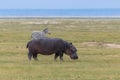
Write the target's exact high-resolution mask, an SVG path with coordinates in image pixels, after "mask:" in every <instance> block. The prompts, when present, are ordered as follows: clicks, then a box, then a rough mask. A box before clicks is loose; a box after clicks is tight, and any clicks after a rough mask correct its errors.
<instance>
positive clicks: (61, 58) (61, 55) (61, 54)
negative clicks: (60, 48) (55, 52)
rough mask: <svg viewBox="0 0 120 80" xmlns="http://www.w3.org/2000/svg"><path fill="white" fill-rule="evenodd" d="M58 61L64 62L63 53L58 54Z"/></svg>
mask: <svg viewBox="0 0 120 80" xmlns="http://www.w3.org/2000/svg"><path fill="white" fill-rule="evenodd" d="M60 60H61V61H64V60H63V53H62V52H60Z"/></svg>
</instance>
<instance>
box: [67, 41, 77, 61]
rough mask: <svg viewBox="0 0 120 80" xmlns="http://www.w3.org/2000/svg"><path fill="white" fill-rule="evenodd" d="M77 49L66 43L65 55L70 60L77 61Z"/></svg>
mask: <svg viewBox="0 0 120 80" xmlns="http://www.w3.org/2000/svg"><path fill="white" fill-rule="evenodd" d="M76 52H77V49H76V48H75V46H74V45H72V43H67V44H66V49H65V54H67V55H69V56H70V58H71V59H74V60H75V59H78V56H77V53H76Z"/></svg>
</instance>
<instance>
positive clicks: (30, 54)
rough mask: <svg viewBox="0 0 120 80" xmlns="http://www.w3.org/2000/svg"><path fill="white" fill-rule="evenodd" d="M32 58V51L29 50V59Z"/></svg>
mask: <svg viewBox="0 0 120 80" xmlns="http://www.w3.org/2000/svg"><path fill="white" fill-rule="evenodd" d="M31 58H32V53H31V52H29V53H28V59H29V60H31Z"/></svg>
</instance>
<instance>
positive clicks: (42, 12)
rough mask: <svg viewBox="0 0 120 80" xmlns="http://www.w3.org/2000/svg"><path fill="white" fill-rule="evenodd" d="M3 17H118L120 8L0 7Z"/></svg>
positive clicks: (0, 14) (0, 13)
mask: <svg viewBox="0 0 120 80" xmlns="http://www.w3.org/2000/svg"><path fill="white" fill-rule="evenodd" d="M0 16H1V17H8V16H9V17H10V16H11V17H12V16H18V17H23V16H26V17H27V16H29V17H30V16H31V17H32V16H33V17H38V16H42V17H48V16H52V17H54V16H55V17H56V16H59V17H65V16H68V17H71V16H72V17H78V16H79V17H91V16H92V17H96V16H97V17H98V16H99V17H109V16H112V17H118V16H120V9H0Z"/></svg>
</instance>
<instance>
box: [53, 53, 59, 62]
mask: <svg viewBox="0 0 120 80" xmlns="http://www.w3.org/2000/svg"><path fill="white" fill-rule="evenodd" d="M58 56H59V53H55V57H54V59H55V61H56V59H57V57H58Z"/></svg>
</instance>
